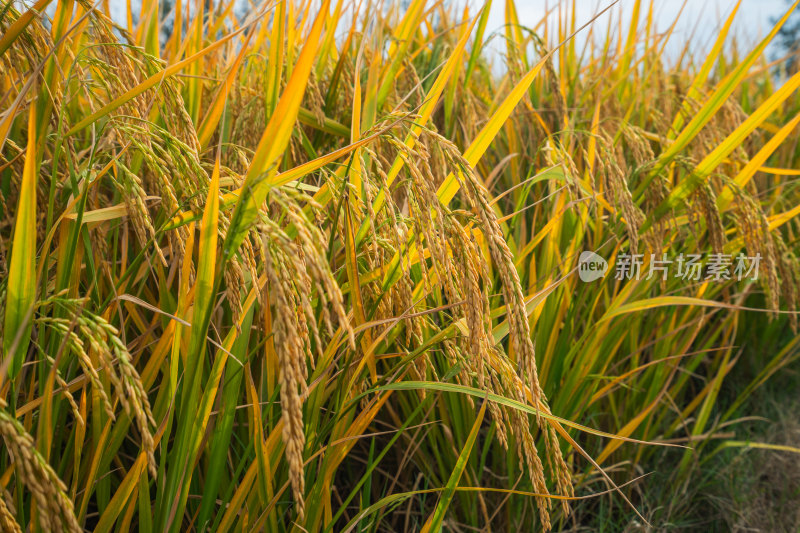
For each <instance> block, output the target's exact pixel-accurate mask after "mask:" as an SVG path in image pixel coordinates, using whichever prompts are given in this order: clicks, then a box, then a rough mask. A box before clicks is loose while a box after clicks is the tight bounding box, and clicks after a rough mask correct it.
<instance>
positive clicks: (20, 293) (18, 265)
mask: <svg viewBox="0 0 800 533" xmlns="http://www.w3.org/2000/svg"><path fill="white" fill-rule="evenodd" d="M37 174H38V160H37V153H36V106H35V105H31V106H30V114H29V119H28V147H27V150H26V153H25V166H24V167H23V171H22V183H21V185H20V193H19V203H18V204H17V212H16V215H15V219H16V220H15V222H14V238H13V242H12V245H11V258H10V260H9V267H8V283H7V289H6V291H7V294H6V314H5V317H4V322H3V332H4V335H3V357H4V359H5V360H4V361H3V362H2V363H3V364H6V363H8V375H9V377H10V378H11V379H14V378H15V377H16V376H17V374H18V373H19V371H20V369H21V368H22V362H23V361H24V360H25V354H26V352H27V351H28V345H29V343H30V332H31V326H32V317H33V303H34V298H35V296H36V180H37V178H38V176H37Z"/></svg>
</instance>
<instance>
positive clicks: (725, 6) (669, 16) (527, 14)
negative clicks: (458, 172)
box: [470, 0, 789, 57]
mask: <svg viewBox="0 0 800 533" xmlns="http://www.w3.org/2000/svg"><path fill="white" fill-rule="evenodd" d="M612 3H613V0H575V9H576V18H577V21H578V24H577V27H580V26H581V25H582V24H584V23H585V22H588V21H590V20H591V19H592V17H593V16H594V15H595V14H596V13H598V12H600V11H602V10H603V9H604V8H605V7H607V6H609V5H610V4H612ZM634 3H635V2H634V0H619V2H617V3H616V4H615V5H614V6H613V7H612V8H611V9H610V10H609V11H608V12H606V13H605V14H603V15H602V16H601V17H600V18H598V19H597V20H596V21H595V22H594V25H595V30H594V32H595V35H596V38H597V37H601V36H604V33H605V29H606V28H607V24H608V17H614V19H613V20H615V21H616V20H618V17H619V13H620V11H621V12H622V15H623V20H624V21H625V24H626V28H627V25H628V24H629V23H630V17H631V14H632V11H633V5H634ZM482 4H483V2H482V1H479V0H472V1H470V5H472V6H476V7H477V6H479V5H482ZM515 5H516V7H517V13H518V16H519V19H520V23H521V24H522V25H524V26H535V25H536V24H537V23H538V22H539V21H540V20H542V18H543V17H544V16H545V13H547V10H548V8H553V7H554V6H557V5H558V1H557V0H517V1H516V3H515ZM562 5H563V6H564V7H565V8H568V9H571V6H572V0H563V1H562ZM647 5H648V2H647V1H646V0H645V1H643V2H642V8H641V11H642V12H641V16H642V17H643V18H644V17H645V16H646V14H647ZM653 5H654V7H655V17H654V24H655V26H656V31H659V32H661V31H665V30H667V29H668V28H669V27H670V25H671V24H672V23H673V22H674V21H675V18H676V17H678V14H679V13H680V18H679V19H678V23H677V24H676V27H675V30H674V32H673V36H672V38H671V39H670V42H669V45H668V47H667V49H666V53H667V54H668V55H672V56H675V57H677V55H678V54H679V53H680V51H681V49H682V48H683V46H684V44H685V43H686V40H687V39H690V38H692V39H693V43H692V44H693V50H696V51H697V52H698V53H699V52H701V51H702V48H703V47H705V48H706V49H707V48H708V47H710V46H711V45H712V44H713V42H714V39H715V38H716V35H717V32H718V30H719V28H720V26H721V25H722V23H724V21H725V20H726V18H727V17H728V15H729V14H730V13H731V11H732V9H733V8H734V6H735V5H736V1H735V0H687V2H685V6H684V2H683V0H654V1H653ZM504 6H505V1H504V0H494V2H493V3H492V11H491V13H490V15H489V23H488V25H487V27H488V28H490V29H494V30H498V29H500V30H501V29H502V25H503V23H504V14H503V13H504ZM682 7H683V11H682V12H681V8H682ZM788 8H789V5H788V4H787V3H786V0H742V2H741V5H740V7H739V11H738V13H737V15H736V18H735V19H734V24H733V29H732V31H733V32H734V34H735V35H736V36H737V37H738V38H740V40H741V42H742V43H743V44H745V43H748V44H749V43H752V42H754V41H755V40H756V39H757V38H758V37H763V36H764V35H766V33H767V32H768V31H769V29H770V28H771V27H772V24H771V23H770V18H772V17H779V16H780V15H782V14H783V13H785V12H786V10H788ZM551 17H553V18H556V17H557V9H556V10H555V11H554V12H553V13H552V14H551ZM585 32H586V30H584V35H585ZM576 39H577V42H578V43H579V44H580V45H581V46H582V45H583V43H584V42H585V37H582V36H577V37H576ZM551 44H552V43H551ZM491 46H492V47H494V48H495V50H497V51H502V41H501V39H495V42H494V43H493V44H492V45H491Z"/></svg>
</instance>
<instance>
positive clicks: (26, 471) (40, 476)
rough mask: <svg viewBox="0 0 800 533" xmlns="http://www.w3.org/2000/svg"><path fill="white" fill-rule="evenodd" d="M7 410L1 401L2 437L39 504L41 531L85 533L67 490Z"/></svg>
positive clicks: (18, 473) (20, 473) (0, 432)
mask: <svg viewBox="0 0 800 533" xmlns="http://www.w3.org/2000/svg"><path fill="white" fill-rule="evenodd" d="M4 407H5V403H4V402H2V401H0V436H2V437H3V440H4V441H5V443H6V450H8V454H9V455H10V456H11V460H12V461H13V462H14V467H15V470H16V472H17V475H18V476H19V478H20V480H22V482H23V483H24V484H25V486H26V487H28V490H29V491H30V493H31V495H32V496H33V499H34V501H35V502H36V507H37V509H38V516H39V523H40V524H41V526H42V529H44V530H45V531H65V532H69V533H80V532H82V531H83V528H81V527H80V525H79V524H78V521H77V519H76V518H75V512H74V510H73V507H72V501H71V500H70V499H69V497H68V496H67V487H66V486H65V485H64V483H63V482H62V481H61V479H60V478H59V477H58V475H57V474H56V473H55V471H53V469H52V467H51V466H50V465H49V464H48V463H47V461H45V460H44V457H42V455H41V454H40V453H39V451H38V450H37V449H36V446H35V444H34V442H33V437H31V436H30V434H28V432H27V431H25V428H24V427H22V424H20V423H19V422H18V421H17V420H16V419H15V418H14V417H12V416H11V415H10V414H9V413H8V412H6V410H5V409H4ZM0 515H2V513H0ZM11 531H14V530H13V529H11Z"/></svg>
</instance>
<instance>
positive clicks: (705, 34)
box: [28, 0, 789, 58]
mask: <svg viewBox="0 0 800 533" xmlns="http://www.w3.org/2000/svg"><path fill="white" fill-rule="evenodd" d="M28 1H30V0H28ZM383 1H386V2H389V1H392V0H383ZM484 1H485V0H455V3H456V5H460V6H463V5H464V2H469V4H470V6H472V7H473V8H474V9H472V12H473V13H474V12H477V7H478V6H480V5H482V4H483V3H484ZM574 1H575V8H576V14H577V21H578V24H577V27H580V26H581V25H582V24H583V23H585V22H588V21H590V20H591V19H592V17H593V16H594V15H595V14H596V13H598V12H599V11H602V9H604V8H605V7H607V6H609V5H610V4H612V3H613V0H574ZM572 2H573V0H561V3H562V6H564V7H565V8H567V9H571V6H572ZM634 2H635V0H619V1H618V2H617V3H616V4H615V5H614V6H613V7H612V8H611V9H610V10H609V11H607V12H606V13H605V14H603V15H602V16H600V17H599V18H598V19H597V20H596V21H595V22H594V25H595V30H594V38H595V39H599V38H603V37H604V33H605V29H606V27H607V24H608V18H609V17H614V19H613V20H615V21H616V20H618V17H619V15H620V12H621V13H622V16H623V20H624V24H625V27H626V28H627V25H628V24H629V23H630V17H631V13H632V10H633V5H634ZM346 3H348V2H346ZM558 3H559V0H516V2H515V5H516V7H517V12H518V15H519V19H520V22H521V23H522V24H523V25H524V26H528V27H533V26H535V25H536V24H537V23H538V22H539V21H540V20H541V19H542V18H543V17H544V16H545V13H547V11H548V9H552V8H553V7H554V6H557V5H558ZM133 4H134V11H136V9H137V7H136V6H137V5H138V4H139V2H138V1H137V0H133ZM653 4H654V6H655V17H654V21H655V26H656V31H659V32H661V31H664V30H666V29H668V28H669V26H670V25H671V24H672V23H673V22H674V21H675V18H676V17H677V16H678V14H679V13H680V18H679V19H678V23H677V25H676V28H675V31H674V32H673V36H672V38H671V39H670V41H669V43H668V45H667V48H666V49H665V52H666V54H667V57H668V58H669V57H674V58H677V57H678V55H679V54H680V52H681V50H682V48H683V46H684V45H685V43H686V40H687V39H690V38H691V39H692V41H693V42H692V50H693V51H694V52H695V53H697V54H703V53H704V52H705V51H707V49H708V48H710V46H711V45H712V44H713V42H714V39H715V37H716V34H717V32H718V30H719V28H720V26H721V24H722V23H723V22H724V21H725V19H726V18H727V16H728V15H729V14H730V12H731V10H732V9H733V7H734V6H735V5H736V1H735V0H686V2H684V0H653ZM126 5H127V0H109V6H110V8H111V11H112V14H113V16H114V18H115V19H117V20H118V21H119V22H121V23H123V24H124V21H125V11H126ZM647 5H648V0H643V1H642V13H641V16H642V17H643V18H644V17H645V16H646V11H647ZM504 6H505V0H494V1H493V3H492V10H491V13H490V15H489V23H488V27H487V30H488V31H489V32H492V31H498V32H499V33H501V34H502V27H503V23H504V15H503V13H504ZM788 7H789V5H788V3H787V0H741V6H740V7H739V12H738V14H737V16H736V19H735V22H734V25H733V32H734V35H736V36H737V38H738V41H739V42H740V43H742V44H746V45H748V46H746V48H749V47H750V46H749V45H751V44H752V43H754V42H755V41H756V39H758V38H759V37H763V36H764V35H765V34H766V33H767V32H768V31H769V29H770V28H771V22H770V19H771V18H772V17H777V16H780V15H782V14H783V13H784V12H785V11H786V10H787V9H788ZM682 8H683V11H682V12H681V9H682ZM557 13H558V11H557V9H556V10H553V11H552V12H551V15H550V16H551V17H553V18H554V19H555V18H557V16H558V14H557ZM586 35H587V30H584V31H583V32H582V33H581V34H579V35H578V36H576V42H577V44H578V46H579V47H582V46H583V45H584V44H585V40H586ZM550 44H551V45H552V44H554V43H550ZM488 47H489V48H490V49H492V50H494V51H495V52H498V53H503V52H504V48H505V47H504V45H503V40H502V38H500V37H499V36H498V37H496V38H494V39H493V40H492V41H491V42H490V43H489V45H488ZM579 49H580V48H579Z"/></svg>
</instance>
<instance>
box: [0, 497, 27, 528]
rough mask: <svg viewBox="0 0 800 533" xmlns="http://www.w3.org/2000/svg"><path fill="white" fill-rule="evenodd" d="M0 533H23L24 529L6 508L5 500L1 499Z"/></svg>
mask: <svg viewBox="0 0 800 533" xmlns="http://www.w3.org/2000/svg"><path fill="white" fill-rule="evenodd" d="M0 533H22V529H21V528H20V527H19V524H17V521H16V520H15V519H14V515H12V514H11V511H10V510H9V509H8V507H6V503H5V502H4V501H3V498H0Z"/></svg>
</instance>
